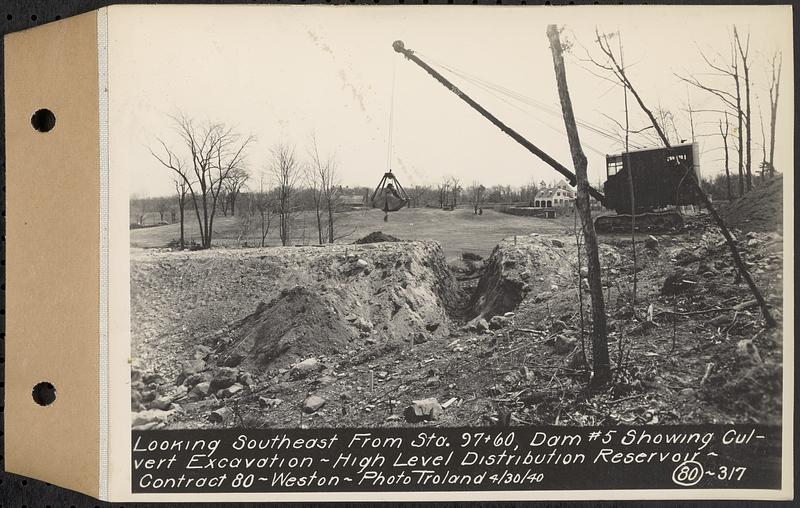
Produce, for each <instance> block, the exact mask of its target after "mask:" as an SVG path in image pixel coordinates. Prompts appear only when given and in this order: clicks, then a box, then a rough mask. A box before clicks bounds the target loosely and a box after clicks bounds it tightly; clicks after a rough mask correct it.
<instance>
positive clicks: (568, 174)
mask: <svg viewBox="0 0 800 508" xmlns="http://www.w3.org/2000/svg"><path fill="white" fill-rule="evenodd" d="M392 47H393V48H394V50H395V51H397V52H398V53H400V54H402V55H403V56H405V57H406V58H407V59H408V60H411V61H412V62H414V63H415V64H417V65H419V66H420V67H422V68H423V69H424V70H425V71H426V72H427V73H428V74H430V75H431V76H433V78H434V79H435V80H436V81H438V82H439V83H441V84H442V85H444V86H445V88H447V89H448V90H450V91H451V92H453V93H454V94H456V95H457V96H458V97H459V98H460V99H461V100H463V101H464V102H466V103H467V104H469V105H470V107H472V109H474V110H475V111H477V112H478V113H480V114H481V115H483V117H484V118H486V119H487V120H489V121H490V122H492V123H493V124H494V125H495V126H496V127H498V128H499V129H500V130H501V131H503V132H505V133H506V134H508V135H509V136H510V137H511V138H512V139H513V140H514V141H516V142H517V143H519V144H520V145H522V146H524V147H525V148H527V149H528V151H530V152H531V153H532V154H534V155H535V156H537V157H539V158H540V159H541V160H542V161H544V162H545V163H546V164H548V165H549V166H550V167H552V168H553V169H555V170H556V171H558V172H559V173H561V174H562V175H564V177H565V178H566V179H567V180H568V181H569V184H570V185H571V186H573V187H575V185H576V177H575V173H573V172H572V171H570V170H569V169H567V168H565V167H564V166H563V165H562V164H561V163H559V162H558V161H557V160H555V159H554V158H552V157H550V156H549V155H548V154H547V153H545V152H544V151H543V150H542V149H540V148H539V147H537V146H536V145H534V144H533V143H531V142H530V141H528V140H527V139H525V138H524V137H522V135H521V134H520V133H518V132H517V131H515V130H514V129H512V128H511V127H509V126H508V125H506V124H504V123H503V122H502V121H500V119H498V118H497V117H496V116H494V115H493V114H491V113H489V111H487V110H486V108H484V107H483V106H481V105H480V104H478V103H477V102H475V101H474V100H473V99H472V98H471V97H470V96H469V95H467V94H465V93H464V92H462V91H461V90H459V88H458V87H457V86H455V85H454V84H453V83H451V82H450V81H449V80H448V79H447V78H445V77H444V76H442V75H441V74H439V73H438V72H436V70H434V69H433V68H432V67H431V66H430V65H428V64H427V63H425V62H424V61H423V60H422V59H421V58H419V57H418V56H417V55H415V54H414V51H412V50H410V49H407V48H406V47H405V45H404V44H403V41H394V43H393V44H392ZM589 194H591V196H592V197H593V198H595V199H597V200H598V201H600V203H603V204H604V203H605V196H603V194H602V193H600V192H599V191H597V190H596V189H594V188H592V187H589Z"/></svg>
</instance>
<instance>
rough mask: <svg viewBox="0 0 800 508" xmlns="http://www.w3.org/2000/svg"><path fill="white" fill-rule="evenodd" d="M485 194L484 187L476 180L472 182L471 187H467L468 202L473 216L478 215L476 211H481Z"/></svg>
mask: <svg viewBox="0 0 800 508" xmlns="http://www.w3.org/2000/svg"><path fill="white" fill-rule="evenodd" d="M485 194H486V187H484V186H483V185H481V184H480V182H478V181H477V180H474V181H473V182H472V185H470V187H469V202H470V203H471V204H472V208H473V210H474V212H473V213H474V214H475V215H478V209H479V208H480V209H481V212H482V211H483V208H482V206H483V199H484V196H485Z"/></svg>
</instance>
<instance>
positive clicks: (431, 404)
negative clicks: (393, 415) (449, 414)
mask: <svg viewBox="0 0 800 508" xmlns="http://www.w3.org/2000/svg"><path fill="white" fill-rule="evenodd" d="M443 412H444V411H443V410H442V406H441V405H440V404H439V401H438V400H436V399H435V398H432V397H431V398H427V399H420V400H412V401H411V405H410V406H408V407H406V409H405V410H404V411H403V416H404V417H405V419H406V420H407V421H409V422H411V423H417V422H421V421H432V420H436V419H437V418H439V416H441V414H442V413H443Z"/></svg>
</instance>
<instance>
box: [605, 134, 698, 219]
mask: <svg viewBox="0 0 800 508" xmlns="http://www.w3.org/2000/svg"><path fill="white" fill-rule="evenodd" d="M697 161H699V154H698V145H697V143H685V144H680V145H673V146H672V147H670V148H645V149H641V150H632V151H628V152H623V153H621V154H616V155H608V156H606V176H607V178H606V182H605V184H603V191H604V194H605V202H604V203H603V206H605V207H606V208H607V209H609V210H614V211H615V212H616V215H604V216H600V217H598V218H597V219H595V221H594V226H595V229H596V230H597V232H599V233H612V232H615V231H630V230H631V227H635V228H636V229H637V230H639V231H653V232H656V231H670V230H675V229H681V228H682V227H683V217H682V216H681V214H680V213H679V211H678V210H677V209H676V208H675V207H678V206H686V205H697V204H700V202H701V201H700V196H699V195H698V193H697V191H696V190H695V187H694V186H693V185H691V182H689V181H688V178H699V166H698V164H697ZM690 172H693V173H694V174H690ZM630 179H632V180H633V181H632V183H633V196H634V199H633V206H631V181H630ZM632 209H633V211H634V213H635V214H634V215H633V216H631V211H632Z"/></svg>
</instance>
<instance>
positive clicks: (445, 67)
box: [108, 5, 794, 197]
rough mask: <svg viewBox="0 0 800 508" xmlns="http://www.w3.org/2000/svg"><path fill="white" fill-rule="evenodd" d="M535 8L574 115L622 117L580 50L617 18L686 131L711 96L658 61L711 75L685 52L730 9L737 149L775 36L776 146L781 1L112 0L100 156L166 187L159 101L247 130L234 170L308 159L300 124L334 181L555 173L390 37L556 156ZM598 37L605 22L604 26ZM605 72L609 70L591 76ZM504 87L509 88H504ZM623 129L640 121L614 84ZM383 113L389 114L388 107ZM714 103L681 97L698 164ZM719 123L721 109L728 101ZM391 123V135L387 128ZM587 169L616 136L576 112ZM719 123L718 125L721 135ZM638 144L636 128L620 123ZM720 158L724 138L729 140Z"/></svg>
mask: <svg viewBox="0 0 800 508" xmlns="http://www.w3.org/2000/svg"><path fill="white" fill-rule="evenodd" d="M549 23H556V24H558V25H559V26H562V27H563V28H564V30H563V32H562V35H561V36H562V41H569V42H570V43H571V47H570V49H569V51H568V53H567V55H566V70H567V80H568V84H569V89H570V94H571V97H572V101H573V108H574V111H575V115H576V117H577V119H578V120H579V121H580V122H584V123H586V124H588V125H591V126H593V127H595V128H596V129H599V130H601V131H614V130H618V129H617V128H616V127H615V125H614V122H613V121H612V120H611V119H610V118H609V117H611V118H613V119H615V120H616V121H618V122H621V123H623V122H624V106H623V104H624V102H623V101H624V95H623V89H622V88H621V87H620V86H618V85H616V84H615V83H614V82H613V78H612V77H611V76H609V75H608V74H607V73H605V72H604V71H603V70H601V69H598V68H597V67H594V66H593V64H591V63H589V62H587V61H585V59H586V56H587V51H588V53H589V54H591V55H594V56H595V57H599V56H600V54H599V51H598V50H597V46H596V44H595V42H594V39H595V30H599V31H600V32H603V33H611V32H619V34H620V37H621V41H622V44H623V51H624V58H625V64H626V67H627V72H628V76H629V78H630V79H631V81H632V82H633V84H634V86H636V87H637V88H638V90H639V91H640V93H641V95H642V96H643V99H644V101H645V102H646V103H647V104H648V105H649V106H650V107H651V108H657V107H661V108H664V109H667V110H669V111H671V112H672V113H673V115H674V116H675V126H676V129H677V131H678V136H679V137H680V138H682V139H687V140H691V132H690V131H691V129H690V124H689V116H688V114H687V113H686V112H685V110H687V109H688V107H687V104H688V103H689V102H691V106H692V109H694V110H703V109H705V110H714V109H720V107H721V103H720V101H719V99H717V98H716V97H714V96H713V95H711V94H708V93H705V92H702V91H700V90H698V89H695V88H692V87H690V86H687V84H686V83H684V82H683V81H681V80H680V79H679V78H678V77H677V76H676V74H681V75H695V76H697V77H698V78H699V79H701V80H702V81H704V82H709V83H712V84H714V85H715V86H729V85H730V82H728V81H725V79H724V78H723V77H720V76H717V75H714V74H713V71H711V69H710V68H709V67H708V66H707V65H706V64H705V62H704V61H703V59H702V57H701V55H700V52H701V51H702V52H703V53H704V54H705V55H706V56H708V57H709V58H711V59H712V60H714V61H716V62H719V63H723V64H724V63H725V62H726V59H727V58H728V55H729V50H730V48H729V40H730V33H731V30H732V26H733V25H736V26H737V27H738V29H739V31H740V33H743V34H746V33H748V32H749V33H750V37H751V42H750V44H751V50H750V52H751V53H750V55H751V56H750V58H751V60H752V69H751V81H752V85H751V86H752V110H753V113H752V116H753V161H754V164H753V167H754V169H755V168H756V167H757V164H758V162H760V161H761V158H762V156H761V130H760V126H759V123H760V121H759V108H761V109H763V115H764V122H765V125H766V126H767V128H768V125H769V107H768V95H767V88H768V76H769V74H768V72H769V61H770V59H771V56H772V54H773V53H774V52H775V51H776V50H781V51H782V52H783V55H784V58H783V70H782V79H781V83H780V86H781V88H780V107H779V110H780V111H779V115H778V125H777V127H778V135H777V136H776V156H775V165H776V167H777V168H778V169H779V170H781V171H790V170H791V168H792V163H793V154H792V137H793V125H792V115H791V112H792V111H793V107H794V105H793V89H794V86H793V81H792V79H793V68H792V38H791V37H792V36H791V8H790V7H789V6H736V7H731V6H625V7H617V6H577V7H576V6H566V7H549V6H548V7H545V6H536V7H527V6H526V7H490V6H481V7H477V6H476V7H471V6H458V7H453V6H449V7H448V6H414V7H407V6H379V7H368V6H281V5H277V6H276V5H268V6H267V5H259V6H236V5H228V6H214V5H204V6H196V5H195V6H167V5H158V6H156V5H148V6H114V7H112V8H111V10H110V12H109V25H108V26H109V29H108V32H109V128H110V134H109V138H110V163H111V168H112V171H125V172H127V174H128V175H129V178H130V194H131V195H132V196H149V197H155V196H162V195H169V194H170V193H172V192H173V187H172V175H171V174H170V171H169V170H168V169H166V168H164V167H162V166H160V165H159V163H158V162H157V161H156V160H155V159H154V158H153V157H152V155H151V154H150V151H149V149H150V148H153V149H157V148H158V144H157V141H156V139H157V138H163V139H164V140H165V141H166V142H167V143H168V144H169V145H170V146H172V147H173V148H174V149H175V150H176V151H178V152H180V151H181V150H184V147H182V146H181V145H180V142H179V141H178V139H177V137H176V136H175V133H174V126H173V122H172V120H171V119H170V115H176V114H180V113H182V114H186V115H188V116H189V117H191V118H194V119H195V120H197V121H199V122H203V121H214V122H222V123H225V124H226V125H229V126H231V127H233V128H234V129H235V130H236V131H237V132H240V133H241V134H242V135H253V136H254V137H255V138H256V141H255V142H254V143H253V144H252V145H251V146H250V148H249V150H248V153H247V158H246V164H247V169H248V171H249V173H250V175H251V183H250V186H251V187H254V188H257V187H258V185H259V181H260V179H261V175H262V174H263V175H264V182H265V185H267V186H268V185H269V167H270V160H271V157H270V153H271V152H270V149H271V148H272V147H274V146H275V145H277V144H280V143H286V144H289V145H290V146H293V147H294V149H295V150H296V153H297V155H298V157H299V159H300V160H301V161H303V162H305V161H308V159H309V148H310V144H311V143H310V140H311V138H312V136H314V137H316V140H317V143H318V146H319V149H320V152H321V153H322V154H323V155H327V154H334V155H335V159H336V161H337V167H338V171H339V177H340V180H341V183H342V184H343V185H349V186H374V185H376V184H377V182H378V180H379V179H380V177H381V176H382V174H383V173H384V171H386V170H387V169H389V168H391V169H392V170H393V171H394V172H395V174H396V176H397V177H398V179H399V180H400V181H401V183H402V184H403V185H404V186H406V187H408V186H414V185H436V183H438V182H440V181H441V180H442V179H443V178H446V177H449V176H457V177H458V178H459V179H460V180H461V182H462V183H463V184H465V185H470V184H471V183H472V182H476V181H477V182H480V183H481V184H483V185H486V186H491V185H497V184H500V185H512V186H521V185H525V184H527V183H528V182H531V181H534V182H539V181H542V180H544V181H547V182H550V181H552V180H555V179H558V178H559V175H558V174H557V173H556V172H555V171H554V170H553V169H551V168H550V167H549V166H547V165H546V164H545V163H543V162H541V161H540V160H539V159H537V158H536V157H535V156H534V155H533V154H531V153H530V152H528V151H527V150H526V149H525V148H523V147H522V146H520V145H518V144H517V143H516V142H515V141H514V140H512V139H511V138H509V137H508V136H507V135H505V134H504V133H503V132H501V131H500V130H499V129H497V128H496V127H495V126H493V125H492V124H491V123H489V122H488V121H487V120H486V119H484V118H483V117H481V116H480V115H479V114H478V113H477V112H476V111H474V110H472V109H471V108H470V107H469V106H467V105H466V104H465V103H464V102H462V101H461V100H460V99H459V98H458V97H456V96H455V95H454V94H453V93H452V92H450V91H448V90H447V89H445V88H444V87H443V86H442V85H440V84H439V83H437V82H436V81H435V80H434V79H433V78H431V77H430V76H429V75H428V74H427V73H425V72H424V71H423V70H422V69H421V68H419V67H418V66H416V65H415V64H414V63H412V62H410V61H408V60H405V59H404V58H403V57H402V56H401V55H399V54H397V53H395V52H394V51H393V49H392V47H391V45H392V42H394V41H395V40H398V39H399V40H402V41H404V43H405V46H406V47H407V48H409V49H412V50H414V51H415V52H416V54H417V55H418V56H419V57H420V58H422V59H423V60H426V61H427V62H428V63H430V64H432V65H433V66H434V67H435V68H436V69H437V70H439V71H440V72H442V73H443V75H445V77H447V78H448V79H450V80H451V81H453V82H454V84H456V85H457V86H458V87H459V88H461V89H462V90H463V91H464V92H466V93H468V94H469V95H470V96H471V97H472V98H473V99H475V100H476V101H477V102H478V103H480V104H482V105H483V106H484V107H485V108H487V109H488V110H489V111H491V112H492V113H493V114H494V115H495V116H497V117H498V118H500V119H501V120H502V121H504V122H505V123H506V124H508V125H509V126H510V127H512V128H514V129H515V130H517V131H518V132H520V134H522V135H523V136H525V137H526V138H527V139H528V140H530V141H531V142H532V143H534V144H535V145H537V146H538V147H539V148H541V149H542V150H544V151H545V152H547V153H548V154H550V155H551V156H552V157H554V158H555V159H556V160H558V161H559V162H561V163H562V164H563V165H565V166H566V167H568V168H572V161H571V157H570V152H569V145H568V143H567V138H566V135H565V134H564V123H563V120H562V118H561V115H560V106H559V101H558V92H557V89H556V83H555V75H554V71H553V60H552V55H551V52H550V47H549V43H548V40H547V36H546V33H545V31H546V28H547V25H548V24H549ZM615 41H616V39H615ZM609 79H612V80H609ZM520 98H522V100H519V99H520ZM630 110H631V113H630V119H631V120H630V122H631V128H632V129H639V128H642V127H644V126H645V125H647V123H646V120H645V118H644V116H643V115H642V114H641V112H640V111H639V110H637V109H636V106H635V103H634V102H633V100H632V98H631V100H630ZM390 118H391V120H392V121H391V122H390ZM720 118H721V115H720V114H719V113H713V112H703V113H695V114H694V115H693V119H694V127H695V136H696V137H695V139H696V141H697V142H699V143H700V151H701V161H700V165H701V172H702V174H703V175H704V176H706V177H707V176H711V175H714V174H718V173H720V172H723V171H724V169H723V154H724V152H723V150H722V148H721V147H722V139H721V137H720V136H719V132H718V128H719V126H718V121H719V119H720ZM731 120H732V121H733V122H734V123H735V118H731ZM390 131H391V141H392V142H391V147H390V146H389V137H390ZM579 132H580V135H581V141H582V143H583V148H584V152H585V153H586V155H587V157H588V160H589V178H590V181H591V182H592V183H593V184H594V183H597V182H599V181H602V180H604V179H605V154H610V153H619V152H621V151H622V149H623V146H622V145H621V143H620V141H619V140H617V139H613V136H611V137H609V136H607V135H601V134H598V133H596V132H595V130H593V129H592V130H590V129H587V128H585V127H579ZM732 140H733V139H732V138H731V141H732ZM632 142H633V143H635V144H637V145H638V146H653V144H654V141H652V140H648V139H646V138H643V137H641V136H634V137H633V138H632ZM730 155H731V160H732V161H733V162H732V170H735V167H734V166H735V153H734V151H733V150H731V152H730Z"/></svg>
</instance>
